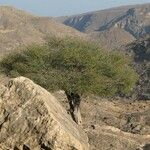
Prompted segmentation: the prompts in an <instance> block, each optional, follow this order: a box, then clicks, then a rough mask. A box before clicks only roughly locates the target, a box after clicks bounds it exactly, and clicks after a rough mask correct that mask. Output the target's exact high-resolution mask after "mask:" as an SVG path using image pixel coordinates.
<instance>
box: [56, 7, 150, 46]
mask: <svg viewBox="0 0 150 150" xmlns="http://www.w3.org/2000/svg"><path fill="white" fill-rule="evenodd" d="M56 20H58V21H60V22H63V23H64V24H65V25H68V26H71V27H74V28H75V29H77V30H79V31H81V32H85V33H88V34H90V35H91V37H93V38H95V39H97V40H99V41H100V42H102V43H103V44H104V45H107V46H109V47H118V46H121V45H125V44H127V43H130V42H132V41H133V40H135V39H138V38H140V37H143V36H145V35H146V34H150V4H145V5H135V6H124V7H118V8H112V9H107V10H101V11H96V12H89V13H85V14H81V15H75V16H70V17H60V18H56Z"/></svg>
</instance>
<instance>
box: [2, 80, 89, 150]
mask: <svg viewBox="0 0 150 150" xmlns="http://www.w3.org/2000/svg"><path fill="white" fill-rule="evenodd" d="M8 149H9V150H88V149H89V145H88V138H87V136H86V134H85V133H84V131H83V130H82V129H81V128H80V127H79V126H78V125H77V124H75V123H74V122H73V121H72V119H71V117H70V116H69V115H68V114H67V112H66V110H65V109H64V108H63V107H62V106H61V104H60V103H59V102H58V101H57V99H56V98H55V97H54V96H52V95H51V94H50V93H49V92H48V91H46V90H45V89H43V88H42V87H40V86H38V85H36V84H35V83H33V82H32V81H31V80H29V79H27V78H24V77H19V78H15V79H12V80H11V81H10V82H9V84H8V85H7V86H0V150H8Z"/></svg>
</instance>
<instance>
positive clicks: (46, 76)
mask: <svg viewBox="0 0 150 150" xmlns="http://www.w3.org/2000/svg"><path fill="white" fill-rule="evenodd" d="M1 67H2V70H3V72H4V73H6V74H7V75H9V76H13V77H16V76H20V75H22V76H26V77H28V78H30V79H32V80H34V81H35V82H36V83H38V84H40V85H41V86H43V87H45V88H46V89H48V90H49V91H51V90H60V89H61V90H64V91H65V92H66V94H67V96H68V100H69V104H70V113H71V115H72V118H73V119H74V121H75V122H77V123H80V122H81V115H80V101H81V96H82V94H86V95H88V94H97V95H100V96H101V97H108V96H114V95H116V94H128V93H129V92H130V91H131V90H132V88H133V86H134V84H135V83H136V81H137V74H136V73H135V71H134V70H133V69H132V67H131V66H130V60H129V59H128V58H127V57H126V56H125V55H124V54H117V53H115V52H106V51H103V50H101V49H100V48H99V47H98V46H96V44H92V43H88V42H84V41H79V40H75V39H68V38H65V39H60V38H49V40H48V41H47V43H46V44H45V45H43V46H29V47H27V48H26V49H25V50H24V51H23V52H21V53H16V54H12V55H9V56H7V57H6V58H5V59H3V61H2V62H1Z"/></svg>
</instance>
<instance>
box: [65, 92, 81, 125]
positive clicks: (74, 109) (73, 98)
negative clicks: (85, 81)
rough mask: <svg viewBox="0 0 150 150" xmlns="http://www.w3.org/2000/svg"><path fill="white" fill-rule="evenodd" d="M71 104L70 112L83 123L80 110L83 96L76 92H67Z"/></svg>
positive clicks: (78, 121)
mask: <svg viewBox="0 0 150 150" xmlns="http://www.w3.org/2000/svg"><path fill="white" fill-rule="evenodd" d="M66 95H67V97H68V101H69V105H70V113H71V116H72V119H73V120H74V121H75V122H76V123H77V124H79V125H81V124H82V118H81V111H80V102H81V98H80V96H79V94H76V93H67V92H66Z"/></svg>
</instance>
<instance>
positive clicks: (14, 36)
mask: <svg viewBox="0 0 150 150" xmlns="http://www.w3.org/2000/svg"><path fill="white" fill-rule="evenodd" d="M52 35H54V36H72V37H73V36H74V37H82V38H85V37H86V35H85V34H83V33H80V32H79V31H76V30H75V29H73V28H71V27H67V26H65V25H63V24H61V23H58V22H56V21H55V20H54V19H52V18H48V17H37V16H33V15H31V14H29V13H26V12H24V11H21V10H17V9H15V8H12V7H5V6H3V7H0V41H1V43H0V57H1V56H3V55H4V54H6V53H8V52H10V51H12V50H13V49H16V48H18V47H19V48H20V46H23V45H28V44H31V43H42V42H44V41H45V37H46V36H52Z"/></svg>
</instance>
